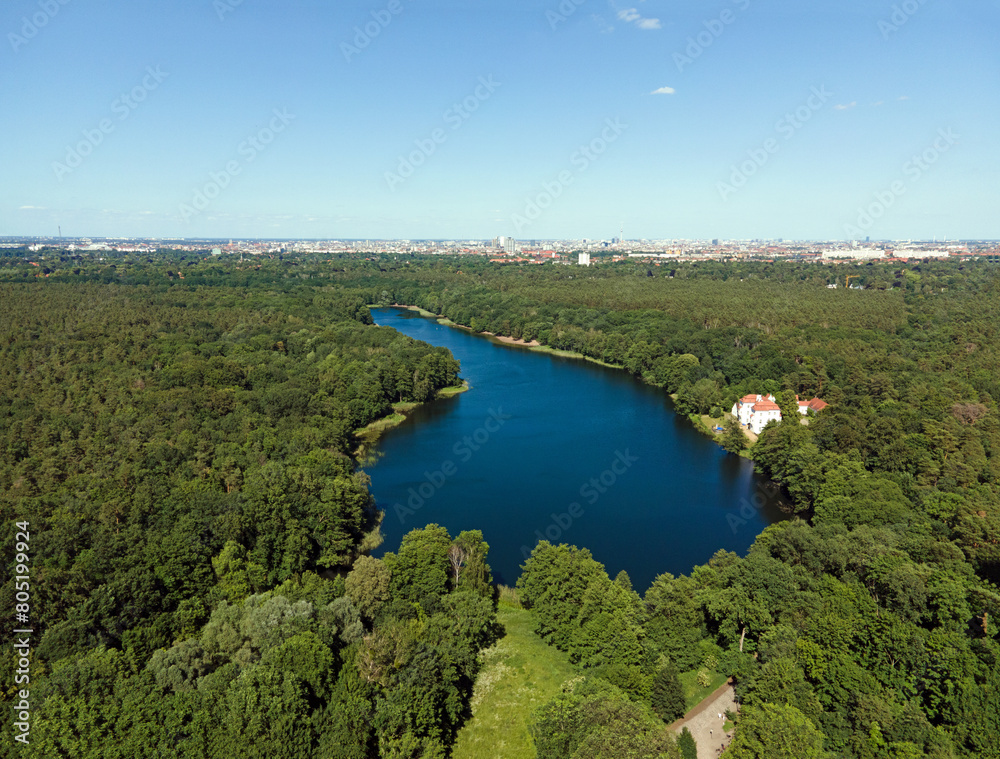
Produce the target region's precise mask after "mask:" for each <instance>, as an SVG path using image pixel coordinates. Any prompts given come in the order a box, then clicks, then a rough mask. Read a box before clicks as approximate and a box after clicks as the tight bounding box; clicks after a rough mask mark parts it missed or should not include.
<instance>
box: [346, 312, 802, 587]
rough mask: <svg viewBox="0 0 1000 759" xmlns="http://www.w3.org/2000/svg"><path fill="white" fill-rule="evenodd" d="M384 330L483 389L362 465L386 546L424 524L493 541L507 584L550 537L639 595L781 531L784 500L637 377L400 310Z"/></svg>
mask: <svg viewBox="0 0 1000 759" xmlns="http://www.w3.org/2000/svg"><path fill="white" fill-rule="evenodd" d="M372 315H373V316H374V318H375V321H376V322H377V323H378V324H380V325H383V326H389V327H393V328H394V329H396V330H398V331H400V332H402V333H404V334H406V335H409V336H411V337H414V338H416V339H418V340H424V341H426V342H428V343H430V344H432V345H441V346H444V347H446V348H448V349H449V350H450V351H451V352H452V353H453V354H454V356H455V358H456V359H458V360H459V361H460V362H461V364H462V370H461V376H462V378H463V379H465V380H467V381H468V382H469V384H470V385H471V390H469V391H468V392H466V393H462V394H461V395H458V396H455V397H453V398H448V399H440V400H436V401H433V402H431V403H427V404H424V405H423V406H421V407H420V408H418V409H416V410H415V411H414V412H413V413H412V414H411V415H410V416H409V418H408V419H407V420H406V421H405V422H403V423H402V424H401V425H399V426H398V427H394V428H392V429H390V430H388V431H387V432H386V433H385V434H384V435H383V437H382V438H381V439H380V440H379V442H378V443H377V446H376V448H377V450H378V452H379V453H380V454H381V456H380V458H379V459H378V460H377V461H376V462H375V463H374V464H369V465H367V466H366V467H365V471H366V472H367V473H368V474H369V475H370V476H371V479H372V484H371V490H372V493H373V495H374V497H375V499H376V501H377V503H378V505H379V507H380V508H382V509H384V510H385V519H384V520H383V523H382V532H383V534H384V535H385V543H384V544H383V545H382V547H381V548H380V549H379V551H377V552H376V555H381V554H382V553H384V552H385V551H395V550H397V549H398V548H399V543H400V540H401V539H402V537H403V535H405V534H406V533H407V532H409V531H410V530H412V529H416V528H420V527H423V526H424V525H426V524H430V523H437V524H440V525H442V526H444V527H446V528H447V529H448V531H449V533H450V534H451V535H452V537H455V536H457V535H458V533H459V532H460V531H462V530H473V529H478V530H482V532H483V537H484V539H485V540H486V542H487V543H489V545H490V552H489V563H490V565H491V567H492V569H493V575H494V578H495V579H496V580H497V582H502V583H505V584H508V585H513V584H514V583H515V582H516V581H517V578H518V576H519V575H520V573H521V569H520V565H521V564H522V563H523V562H524V560H525V558H526V557H527V555H529V554H530V551H531V549H532V548H533V547H534V545H535V544H536V543H537V542H538V540H540V539H542V538H544V539H546V540H549V541H550V542H552V543H569V544H571V545H576V546H580V547H581V548H588V549H589V550H590V551H591V553H592V554H593V555H594V558H595V559H597V560H598V561H600V562H601V563H602V564H604V566H605V567H606V569H607V571H608V574H609V575H610V576H611V577H612V578H614V577H615V576H616V575H617V574H618V572H619V571H620V570H625V571H626V572H628V574H629V577H630V578H631V579H632V583H633V586H634V587H635V589H636V590H637V591H639V592H640V593H642V592H643V591H644V590H645V589H646V588H647V587H648V586H649V585H650V583H651V582H652V581H653V578H654V577H656V575H658V574H661V573H663V572H670V573H672V574H675V575H678V574H688V573H690V571H691V569H692V567H694V566H695V565H697V564H703V563H705V562H707V561H708V559H709V558H711V556H712V554H714V553H715V552H716V551H717V550H719V549H720V548H722V549H726V550H730V551H736V552H738V553H740V554H741V555H743V554H744V553H745V552H746V550H747V548H749V546H750V545H751V544H752V543H753V541H754V538H755V537H756V536H757V534H758V533H760V531H761V530H763V529H764V527H766V526H767V525H768V524H770V523H772V522H774V521H776V520H778V519H781V518H782V512H781V511H780V509H779V498H780V497H779V496H777V495H776V493H775V490H776V488H775V487H774V485H773V484H772V483H770V482H769V481H768V480H766V479H765V478H762V477H760V476H758V475H756V474H755V473H754V471H753V465H752V464H751V462H750V461H748V460H746V459H744V458H740V457H738V456H733V455H730V454H727V453H726V452H725V451H723V450H722V449H721V448H719V447H718V446H717V445H716V444H715V443H714V442H713V441H712V440H711V439H709V438H708V437H707V436H706V435H703V434H701V433H699V432H698V431H696V430H695V429H694V428H693V427H692V425H691V423H690V422H689V421H688V420H687V419H686V418H685V417H683V416H680V415H678V414H676V413H675V412H674V411H673V408H672V405H671V401H670V398H669V397H667V396H666V394H665V393H664V392H663V391H662V390H660V389H658V388H655V387H652V386H650V385H646V384H644V383H642V382H640V381H639V380H637V379H635V378H634V377H632V376H631V375H629V374H628V373H627V372H625V371H622V370H618V369H611V368H608V367H604V366H600V365H598V364H595V363H593V362H590V361H584V360H581V359H574V358H565V357H559V356H553V355H548V354H544V353H539V352H536V351H531V350H529V349H527V348H524V347H520V346H512V345H506V344H503V343H501V342H499V341H497V340H494V339H491V338H488V337H485V336H479V335H474V334H472V333H470V332H468V331H466V330H462V329H456V328H454V327H447V326H444V325H441V324H438V323H437V321H435V320H434V319H428V318H424V317H421V316H419V315H417V314H416V313H415V312H412V311H407V310H403V309H373V310H372Z"/></svg>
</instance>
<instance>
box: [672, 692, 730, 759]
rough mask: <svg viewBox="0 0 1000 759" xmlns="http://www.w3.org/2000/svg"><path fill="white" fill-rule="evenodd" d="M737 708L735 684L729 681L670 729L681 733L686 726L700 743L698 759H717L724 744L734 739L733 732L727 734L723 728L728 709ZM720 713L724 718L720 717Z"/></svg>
mask: <svg viewBox="0 0 1000 759" xmlns="http://www.w3.org/2000/svg"><path fill="white" fill-rule="evenodd" d="M737 709H738V707H737V705H736V697H735V692H734V691H733V686H732V685H731V684H729V683H727V684H725V685H722V686H720V687H719V688H717V689H716V690H715V692H714V693H712V694H711V695H710V696H707V697H706V698H705V699H704V700H702V702H701V703H700V704H698V705H697V706H696V707H694V709H692V710H691V711H689V712H688V713H687V714H685V715H684V716H683V717H682V718H681V719H679V720H677V721H676V722H674V723H673V724H672V725H671V726H670V729H671V730H673V731H674V732H675V733H678V734H679V733H680V732H681V730H683V729H684V728H685V727H686V728H687V729H688V730H690V731H691V735H693V736H694V740H695V743H697V744H698V759H716V757H718V756H719V754H720V751H719V749H720V748H721V747H722V745H723V744H725V745H726V746H728V745H729V743H730V741H732V733H731V732H730V733H729V734H728V735H727V734H726V733H724V732H723V730H722V726H723V725H724V724H725V721H726V720H725V717H726V711H731V712H732V713H733V714H735V713H736V711H737ZM720 714H721V715H722V719H719V715H720Z"/></svg>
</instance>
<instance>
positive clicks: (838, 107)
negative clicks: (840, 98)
mask: <svg viewBox="0 0 1000 759" xmlns="http://www.w3.org/2000/svg"><path fill="white" fill-rule="evenodd" d="M857 104H858V101H857V100H854V101H852V102H850V103H848V104H847V105H835V106H834V107H833V110H835V111H848V110H850V109H851V108H854V106H856V105H857Z"/></svg>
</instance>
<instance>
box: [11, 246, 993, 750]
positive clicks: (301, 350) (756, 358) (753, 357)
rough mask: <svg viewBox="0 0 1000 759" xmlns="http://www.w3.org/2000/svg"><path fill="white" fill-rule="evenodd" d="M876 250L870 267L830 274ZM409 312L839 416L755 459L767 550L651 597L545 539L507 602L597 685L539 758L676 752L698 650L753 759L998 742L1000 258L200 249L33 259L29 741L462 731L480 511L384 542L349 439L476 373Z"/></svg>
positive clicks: (550, 729) (14, 330) (481, 585)
mask: <svg viewBox="0 0 1000 759" xmlns="http://www.w3.org/2000/svg"><path fill="white" fill-rule="evenodd" d="M43 255H44V254H43ZM33 260H36V262H38V261H37V259H33ZM847 273H850V274H859V275H860V276H861V279H860V282H861V284H863V285H864V286H865V288H866V289H864V290H860V291H856V290H844V289H838V290H829V289H827V288H826V284H828V283H830V282H833V281H835V280H837V279H839V280H840V281H843V276H844V275H845V274H847ZM390 303H407V304H413V305H418V306H420V307H422V308H424V309H427V310H429V311H432V312H433V313H437V314H442V315H444V316H446V317H448V318H449V319H451V320H452V321H453V322H456V323H458V324H463V325H467V326H468V327H469V328H471V329H472V330H474V331H479V332H482V331H489V332H492V333H495V334H500V335H508V336H511V337H515V338H523V339H526V340H538V341H539V342H541V343H543V344H545V345H547V346H550V347H552V348H558V349H563V350H572V351H576V352H578V353H580V354H582V355H584V356H588V357H591V358H595V359H598V360H601V361H605V362H607V363H611V364H615V365H618V366H621V367H623V369H624V370H626V371H629V372H631V373H633V374H634V375H636V376H637V377H638V378H641V379H642V380H644V381H646V382H648V383H651V384H653V385H656V386H659V387H662V388H663V390H664V392H667V393H670V394H672V395H674V396H675V403H676V406H677V408H678V410H679V411H681V412H683V413H691V414H710V415H713V416H716V417H720V416H721V415H722V412H723V410H725V409H728V408H729V407H730V406H731V405H732V403H733V402H734V400H735V399H736V398H739V397H741V396H742V395H744V394H746V393H750V392H754V393H757V392H765V391H766V392H773V393H775V394H776V395H777V396H778V399H779V403H780V404H782V405H783V406H785V407H786V408H787V406H788V404H790V403H794V396H795V394H800V395H805V396H809V397H812V396H813V395H819V396H820V397H822V398H824V399H825V400H827V401H828V402H829V403H830V404H831V405H830V407H829V408H827V409H825V410H824V411H822V412H821V413H820V414H818V415H817V416H815V417H812V418H810V419H809V420H808V422H809V423H808V425H803V424H800V423H799V416H798V414H796V413H794V411H793V413H792V414H786V417H787V420H786V421H785V422H782V423H781V424H773V425H771V426H769V427H768V428H767V429H765V431H764V433H763V434H762V435H761V436H760V439H759V441H758V442H757V443H756V444H755V445H754V446H753V447H752V448H750V450H749V455H750V456H752V458H753V459H754V461H755V463H756V465H757V466H758V467H759V468H760V469H761V471H762V472H764V473H765V474H767V475H769V476H770V477H772V478H773V479H774V480H775V481H776V482H778V483H780V485H781V486H782V487H783V488H784V489H785V490H786V491H787V493H788V496H789V499H790V502H791V503H792V504H793V508H794V512H795V517H794V518H793V519H790V520H789V521H786V522H782V523H780V524H777V525H774V526H772V527H770V528H768V529H767V530H765V531H764V533H762V534H761V535H760V536H759V537H758V539H757V541H756V543H755V544H754V546H753V547H752V548H751V549H750V551H749V553H748V555H747V556H745V557H740V556H737V555H735V554H731V553H725V552H720V553H718V554H717V555H716V556H715V557H713V559H712V560H711V561H710V562H709V564H707V565H705V566H701V567H693V568H692V570H691V572H690V574H688V575H685V576H681V577H673V576H670V575H661V576H660V577H658V578H657V579H656V580H655V582H654V583H653V584H652V586H651V587H649V588H647V589H642V592H641V593H640V592H637V591H636V590H635V589H633V588H632V586H631V583H630V582H629V581H628V578H627V577H626V576H624V575H622V576H619V577H617V578H615V579H611V578H610V577H609V576H608V575H607V573H606V572H605V570H604V567H603V566H601V565H600V564H598V563H597V562H596V561H595V560H594V559H593V558H592V557H591V556H590V554H589V552H588V551H587V550H586V548H585V547H580V548H577V547H572V546H566V545H559V546H554V545H549V544H548V543H545V542H542V543H540V544H539V545H538V546H537V547H536V548H535V550H534V552H533V554H532V556H531V558H530V559H528V560H527V561H526V563H525V565H524V568H523V573H522V575H521V577H520V579H519V580H518V589H517V594H516V597H517V598H516V600H511V602H512V603H520V604H522V605H523V606H525V607H526V608H529V609H530V610H531V611H532V613H533V614H534V616H535V619H536V622H537V630H538V634H539V635H541V636H542V637H543V638H544V639H545V640H546V641H548V642H549V643H550V644H551V645H553V646H555V647H558V648H559V649H561V650H563V651H565V652H567V653H568V655H569V657H570V659H571V661H573V662H575V663H576V665H577V666H578V667H579V671H580V677H579V678H577V679H576V680H574V681H572V682H570V683H568V684H567V686H566V688H565V689H564V692H563V693H562V694H561V695H559V696H557V697H556V698H555V699H554V700H553V701H551V702H549V703H548V704H546V705H544V706H543V707H542V708H540V709H539V710H538V711H537V712H536V713H535V716H534V720H533V723H532V727H531V730H532V735H533V736H534V739H535V747H536V750H537V755H538V756H539V757H546V758H547V757H552V758H553V759H554V758H556V757H567V758H568V757H579V758H582V757H599V756H616V757H618V756H621V757H626V756H630V757H631V756H635V757H644V756H669V757H679V756H681V755H682V754H681V753H680V752H681V751H682V748H681V747H680V746H677V745H675V742H674V739H673V737H672V735H670V734H669V731H667V730H666V727H665V723H669V722H670V721H672V720H673V718H674V717H676V716H678V715H679V714H680V713H682V712H683V710H684V702H683V697H682V696H681V695H680V693H679V689H680V685H679V674H680V673H682V672H687V671H691V670H706V671H717V672H720V673H722V674H724V675H729V676H732V677H734V678H735V681H736V688H737V693H738V695H739V697H740V700H741V705H742V710H741V715H740V717H739V721H738V723H737V728H736V739H735V741H734V743H733V745H732V746H731V747H730V748H729V749H728V750H727V752H726V755H728V756H733V757H736V758H737V759H743V758H746V757H768V758H770V757H779V756H794V757H849V758H854V757H857V758H858V759H862V758H863V759H869V758H871V759H874V758H876V757H891V758H892V759H919V757H933V758H934V759H944V758H946V757H955V758H956V759H957V758H958V757H969V756H973V757H1000V666H998V665H1000V661H998V660H1000V642H998V638H997V636H998V633H1000V628H998V623H997V614H998V613H1000V592H998V590H997V587H996V584H997V582H998V581H1000V542H998V540H1000V417H998V408H997V399H998V398H1000V373H998V372H997V367H998V366H1000V334H998V331H1000V270H998V268H997V267H996V266H995V265H993V266H990V265H988V264H986V263H984V262H975V261H973V262H966V263H958V262H950V261H944V262H930V263H928V262H923V263H920V262H912V263H910V264H906V265H902V264H895V265H890V264H868V265H862V266H854V265H851V266H838V267H827V266H823V265H818V264H814V263H810V264H796V263H748V262H739V263H724V264H723V263H712V262H702V263H697V264H670V265H664V266H647V265H641V264H635V263H631V262H623V263H620V264H608V265H602V266H598V267H593V268H583V267H575V266H560V265H554V264H546V265H540V266H510V265H502V264H491V263H488V262H485V261H482V260H480V259H476V258H471V257H464V258H448V257H413V256H402V255H401V256H381V257H377V258H372V259H361V258H351V257H349V256H337V257H330V256H320V255H301V256H292V255H285V256H277V257H275V258H265V259H262V260H257V261H254V263H253V264H249V263H243V264H241V263H239V262H238V261H235V260H231V259H227V258H221V259H220V258H208V259H206V258H204V257H201V256H194V255H191V254H181V253H173V254H167V255H163V256H157V257H154V258H148V259H147V258H146V257H142V258H137V257H135V256H131V257H129V256H118V257H115V256H105V259H104V260H103V261H99V260H94V259H84V258H73V257H70V256H66V255H65V254H63V255H62V256H60V255H59V254H55V253H50V254H49V255H47V256H46V258H45V259H44V266H43V267H42V266H32V265H30V264H29V263H27V262H26V261H25V260H24V259H23V258H20V257H18V256H10V257H7V258H4V259H0V314H2V316H3V319H2V321H0V354H2V355H0V373H2V374H3V381H2V382H0V393H2V395H0V398H2V402H0V410H2V411H3V412H4V416H3V417H0V443H2V446H0V456H2V461H3V466H2V468H0V478H2V481H0V485H2V492H3V495H2V498H3V501H2V503H3V509H4V518H5V519H4V521H5V524H6V525H7V526H6V528H5V533H4V541H5V549H6V551H5V555H6V556H13V554H14V550H13V542H14V532H15V531H14V529H13V526H12V523H13V522H14V521H15V519H16V520H28V521H30V523H31V525H32V531H33V532H32V540H31V545H32V551H33V557H32V558H33V566H32V572H33V577H32V583H33V594H34V595H33V611H34V609H35V608H37V617H36V618H34V619H33V623H34V624H35V625H36V630H37V632H36V634H35V637H34V641H35V644H36V648H35V659H34V665H33V667H34V669H33V672H32V685H33V690H32V694H33V695H32V698H33V701H34V707H33V708H34V710H35V711H34V714H33V717H34V719H35V721H34V722H33V723H32V747H31V749H30V750H31V751H33V752H38V753H35V754H30V755H37V756H66V757H77V756H122V757H125V756H174V755H185V756H217V755H221V754H222V753H223V752H226V753H228V754H231V755H233V756H275V755H281V756H330V757H339V756H345V757H347V756H350V757H355V756H357V757H366V756H375V755H380V756H393V757H397V756H398V757H418V756H427V757H431V756H445V755H447V754H448V752H449V746H450V745H451V744H452V742H453V740H454V738H455V735H456V734H457V731H458V729H459V728H460V726H461V724H462V723H463V721H464V720H465V719H466V718H467V716H468V702H469V697H470V694H471V690H472V684H473V682H474V680H475V677H476V674H477V671H478V667H479V665H480V657H477V653H478V652H479V651H481V650H482V649H484V648H486V647H488V646H489V645H491V643H493V642H494V641H495V640H496V639H497V637H498V636H499V635H501V634H502V630H500V629H499V628H498V626H497V624H496V616H495V609H496V593H495V590H494V588H493V587H492V581H491V577H490V572H489V567H488V563H487V551H488V547H487V546H486V544H485V542H483V536H482V535H481V534H479V533H475V532H472V533H462V534H461V535H458V536H455V537H452V536H449V535H448V533H447V532H446V531H445V530H443V529H442V528H440V527H438V526H436V525H430V526H428V527H427V528H426V529H424V530H418V531H415V532H413V533H411V534H410V535H408V536H407V537H406V538H405V540H404V542H403V545H402V546H400V547H399V549H398V551H397V552H394V553H390V554H387V555H386V556H385V557H384V559H382V560H376V559H372V558H370V557H368V556H367V555H366V552H367V550H369V549H370V548H371V547H372V546H373V545H374V544H375V543H376V541H377V539H378V538H377V531H376V530H377V523H378V516H377V514H376V513H374V511H373V508H372V502H371V498H370V496H369V495H368V493H367V488H366V483H365V481H364V478H363V476H362V475H361V474H360V473H359V472H358V470H357V468H356V466H355V464H354V462H353V461H352V459H351V457H350V453H351V443H352V441H351V435H352V433H353V432H354V431H356V430H357V429H359V428H360V427H362V426H364V425H366V424H368V423H369V422H371V421H372V420H374V419H377V418H379V417H381V416H384V415H386V414H388V413H390V412H391V410H392V404H393V403H398V402H405V401H424V400H428V399H430V398H431V397H433V394H434V391H435V390H436V389H438V388H441V387H445V386H448V385H451V384H454V383H455V382H456V377H457V371H458V367H457V364H456V363H455V362H454V360H453V359H452V358H451V356H450V355H449V354H448V353H447V351H444V350H442V349H434V348H431V347H430V346H427V345H424V344H421V343H417V342H415V341H412V340H410V339H408V338H405V337H402V336H400V335H398V334H396V333H395V332H394V331H392V330H388V329H381V328H378V327H374V326H372V325H371V320H370V315H369V313H368V311H367V306H375V305H385V304H390ZM726 437H727V441H728V444H729V445H730V447H732V448H733V449H737V448H740V447H742V441H741V440H740V441H739V443H737V442H735V441H736V440H737V439H738V438H735V437H734V436H732V435H727V436H726ZM487 537H488V536H487ZM0 571H2V572H3V573H4V574H3V575H0V578H2V579H3V581H4V582H3V589H2V594H0V595H2V598H3V601H4V603H5V604H6V606H7V608H13V605H14V603H15V601H14V590H13V582H12V578H11V577H10V574H9V572H10V562H9V561H8V562H7V563H6V565H5V566H4V568H3V570H0ZM510 595H511V596H514V595H515V594H510ZM4 667H5V668H6V669H5V670H4V671H3V672H2V673H0V674H2V677H3V680H2V682H3V683H4V687H5V688H7V684H8V683H11V682H13V678H12V672H11V671H10V669H9V664H8V663H7V662H6V661H5V664H4ZM36 677H37V683H36ZM13 697H14V692H13V688H12V687H11V688H10V689H8V690H6V692H5V693H4V698H5V699H7V700H9V699H12V698H13ZM5 711H6V713H7V714H8V715H9V714H10V709H6V710H5ZM220 728H221V729H220ZM13 734H14V733H13V732H12V730H11V729H10V726H9V723H8V724H6V725H5V733H4V737H3V739H2V740H3V741H5V742H6V744H5V745H12V744H11V743H10V740H11V739H10V736H11V735H13ZM789 745H790V746H794V749H793V750H792V753H788V749H787V746H789ZM109 746H112V747H114V748H113V749H112V748H109ZM276 747H280V749H279V748H276ZM685 750H686V749H685ZM113 751H118V753H113ZM25 755H29V754H25Z"/></svg>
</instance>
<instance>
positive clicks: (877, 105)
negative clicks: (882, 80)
mask: <svg viewBox="0 0 1000 759" xmlns="http://www.w3.org/2000/svg"><path fill="white" fill-rule="evenodd" d="M880 105H885V101H884V100H879V101H878V102H877V103H872V106H873V107H874V108H878V107H879V106H880Z"/></svg>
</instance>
